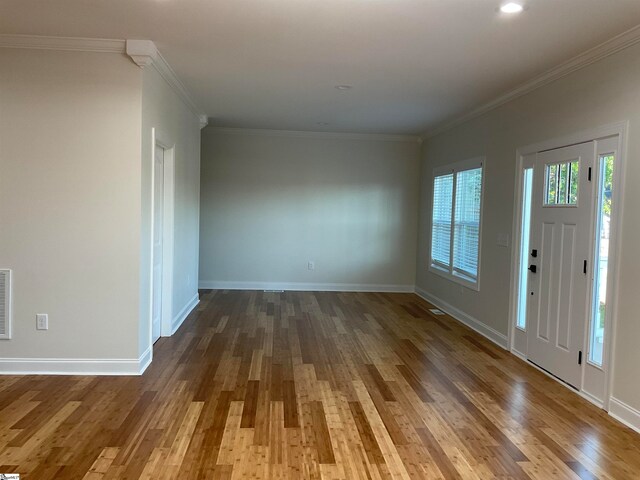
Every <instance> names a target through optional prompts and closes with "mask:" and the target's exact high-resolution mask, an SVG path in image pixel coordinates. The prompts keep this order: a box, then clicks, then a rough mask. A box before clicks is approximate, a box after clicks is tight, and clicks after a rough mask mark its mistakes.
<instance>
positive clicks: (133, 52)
mask: <svg viewBox="0 0 640 480" xmlns="http://www.w3.org/2000/svg"><path fill="white" fill-rule="evenodd" d="M126 53H127V55H128V56H129V57H131V60H133V61H134V62H135V64H136V65H138V66H139V67H140V68H144V67H146V66H149V65H152V66H153V68H155V69H156V71H157V72H158V73H159V74H160V76H161V77H162V78H163V79H164V81H165V82H167V84H168V85H169V86H170V87H171V88H172V89H173V91H174V92H176V94H177V95H178V97H180V99H181V100H182V102H183V103H184V104H185V105H186V106H187V107H188V108H189V110H191V112H193V114H194V115H195V116H196V117H198V120H199V122H200V128H204V127H205V126H206V125H207V123H208V117H207V115H205V114H204V113H202V111H201V110H200V109H199V108H198V106H197V105H196V103H195V102H194V101H193V98H192V97H191V95H190V94H189V91H188V90H187V88H186V87H185V86H184V84H183V83H182V82H181V81H180V79H179V78H178V76H177V75H176V73H175V72H174V71H173V69H172V68H171V66H170V65H169V63H168V62H167V61H166V60H165V58H164V57H163V56H162V54H161V53H160V51H159V50H158V48H157V47H156V45H155V43H153V42H152V41H151V40H127V45H126Z"/></svg>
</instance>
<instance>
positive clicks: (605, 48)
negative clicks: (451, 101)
mask: <svg viewBox="0 0 640 480" xmlns="http://www.w3.org/2000/svg"><path fill="white" fill-rule="evenodd" d="M638 42H640V25H637V26H635V27H633V28H632V29H630V30H627V31H626V32H623V33H621V34H620V35H617V36H615V37H613V38H611V39H609V40H607V41H606V42H604V43H601V44H600V45H597V46H595V47H593V48H591V49H589V50H587V51H586V52H584V53H581V54H580V55H578V56H577V57H574V58H572V59H571V60H568V61H566V62H564V63H561V64H560V65H558V66H557V67H554V68H552V69H551V70H548V71H546V72H545V73H543V74H541V75H538V76H537V77H534V78H532V79H531V80H529V81H528V82H526V83H524V84H522V85H520V86H519V87H516V88H514V89H513V90H510V91H508V92H506V93H504V94H502V95H500V96H499V97H497V98H495V99H493V100H491V101H490V102H487V103H485V104H483V105H481V106H479V107H477V108H475V109H473V110H471V111H469V112H467V113H465V114H463V115H461V116H459V117H457V118H455V119H454V120H451V121H448V122H445V123H443V124H441V125H440V126H437V127H435V128H433V129H430V130H428V131H427V132H426V133H425V134H424V135H423V136H422V138H423V139H427V138H431V137H434V136H436V135H439V134H440V133H443V132H446V131H447V130H450V129H452V128H453V127H455V126H457V125H460V124H462V123H464V122H466V121H468V120H471V119H473V118H475V117H478V116H480V115H482V114H484V113H487V112H489V111H491V110H493V109H495V108H497V107H499V106H501V105H504V104H505V103H508V102H510V101H512V100H515V99H516V98H518V97H522V96H523V95H526V94H527V93H530V92H532V91H534V90H537V89H538V88H540V87H542V86H544V85H547V84H549V83H551V82H554V81H556V80H558V79H560V78H562V77H565V76H567V75H569V74H570V73H573V72H575V71H576V70H580V69H582V68H584V67H587V66H589V65H591V64H593V63H595V62H597V61H598V60H601V59H603V58H605V57H608V56H610V55H613V54H614V53H617V52H619V51H621V50H624V49H625V48H627V47H630V46H632V45H634V44H636V43H638Z"/></svg>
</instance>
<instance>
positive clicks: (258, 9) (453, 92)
mask: <svg viewBox="0 0 640 480" xmlns="http://www.w3.org/2000/svg"><path fill="white" fill-rule="evenodd" d="M499 4H500V0H322V1H321V0H55V1H53V0H0V33H3V34H28V35H53V36H71V37H94V38H120V39H133V38H137V39H149V40H153V41H154V42H155V43H156V45H157V47H158V49H159V50H160V52H161V53H162V54H163V56H164V57H165V58H166V59H167V61H168V62H169V64H170V65H171V66H172V68H173V69H174V70H175V72H176V73H177V75H178V77H179V78H180V79H181V80H182V81H183V83H184V84H185V85H186V86H187V89H188V90H189V91H190V93H191V94H192V96H193V97H194V99H195V101H196V103H197V104H198V105H199V107H200V108H201V109H202V110H203V111H204V112H205V113H206V114H207V115H209V117H210V124H213V125H218V126H225V127H246V128H274V129H288V130H317V131H322V130H326V131H335V132H362V133H388V134H418V133H422V132H424V131H426V130H428V129H430V128H432V127H434V126H436V125H438V124H440V123H442V122H444V121H446V120H448V119H451V118H454V117H455V116H457V115H460V114H462V113H464V112H466V111H468V110H470V109H471V108H473V107H475V106H477V105H479V104H482V103H484V102H486V101H489V100H491V99H493V98H494V97H496V96H498V95H499V94H501V93H503V92H505V91H507V90H509V89H511V88H514V87H516V86H518V85H519V84H521V83H523V82H525V81H527V80H528V79H530V78H531V77H533V76H535V75H537V74H540V73H542V72H544V71H545V70H547V69H549V68H552V67H554V66H555V65H557V64H559V63H561V62H563V61H565V60H568V59H570V58H571V57H573V56H575V55H577V54H579V53H581V52H583V51H585V50H587V49H588V48H590V47H593V46H595V45H597V44H599V43H601V42H603V41H605V40H607V39H608V38H611V37H612V36H614V35H616V34H619V33H621V32H623V31H625V30H628V29H629V28H631V27H633V26H635V25H637V24H640V1H639V0H527V1H526V10H525V12H523V13H521V14H518V15H515V16H513V15H512V16H507V15H505V14H500V13H498V11H497V7H498V6H499ZM342 84H347V85H352V86H353V88H352V89H350V90H346V91H340V90H338V89H336V88H335V86H336V85H342Z"/></svg>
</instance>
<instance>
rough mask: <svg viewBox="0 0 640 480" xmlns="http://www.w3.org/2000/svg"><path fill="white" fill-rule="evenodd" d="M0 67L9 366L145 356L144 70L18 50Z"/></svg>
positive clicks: (124, 61) (1, 243) (0, 216)
mask: <svg viewBox="0 0 640 480" xmlns="http://www.w3.org/2000/svg"><path fill="white" fill-rule="evenodd" d="M0 65H2V67H1V68H0V268H11V269H13V274H14V285H13V286H14V289H13V306H14V311H13V314H14V315H13V339H12V340H0V359H2V358H8V357H11V358H14V359H15V358H40V359H42V358H45V359H54V358H56V359H59V358H67V359H68V358H76V359H137V357H138V311H139V293H138V292H139V277H140V274H139V244H140V116H141V81H142V77H141V74H140V70H139V68H138V67H137V66H135V65H134V64H133V63H132V62H131V60H130V59H129V58H128V57H125V56H124V55H121V54H107V53H86V52H62V51H51V50H48V51H47V50H27V49H11V48H0ZM36 313H48V314H49V330H48V331H36V329H35V326H36V323H35V315H36ZM23 366H24V365H23ZM11 368H12V367H11V366H10V365H9V366H7V365H0V371H1V370H3V369H4V370H6V369H11ZM34 368H35V369H37V368H39V366H37V365H36V366H35V367H34Z"/></svg>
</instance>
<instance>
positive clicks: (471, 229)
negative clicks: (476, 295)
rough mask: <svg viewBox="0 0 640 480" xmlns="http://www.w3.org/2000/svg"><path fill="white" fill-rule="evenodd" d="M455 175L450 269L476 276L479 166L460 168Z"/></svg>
mask: <svg viewBox="0 0 640 480" xmlns="http://www.w3.org/2000/svg"><path fill="white" fill-rule="evenodd" d="M456 178H457V180H456V202H455V203H456V215H455V220H454V233H453V238H454V240H453V269H454V270H455V271H456V272H458V273H462V274H463V275H466V276H468V277H470V278H473V279H475V278H477V276H478V243H479V239H480V193H481V191H480V189H481V187H482V168H474V169H473V170H466V171H463V172H459V173H457V175H456Z"/></svg>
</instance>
